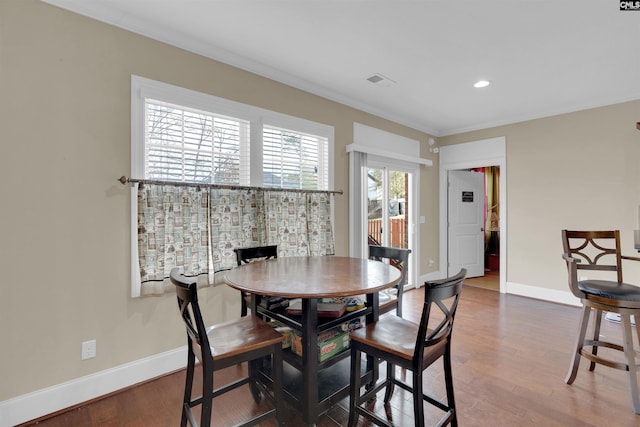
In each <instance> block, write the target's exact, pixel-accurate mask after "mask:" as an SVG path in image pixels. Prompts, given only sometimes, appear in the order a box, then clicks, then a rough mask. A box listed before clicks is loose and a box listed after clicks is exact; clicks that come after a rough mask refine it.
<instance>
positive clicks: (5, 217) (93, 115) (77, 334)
mask: <svg viewBox="0 0 640 427" xmlns="http://www.w3.org/2000/svg"><path fill="white" fill-rule="evenodd" d="M132 74H136V75H140V76H143V77H147V78H150V79H154V80H159V81H162V82H166V83H171V84H174V85H178V86H182V87H186V88H189V89H193V90H197V91H201V92H206V93H210V94H213V95H216V96H220V97H225V98H228V99H232V100H235V101H239V102H244V103H247V104H252V105H255V106H258V107H263V108H268V109H271V110H275V111H278V112H282V113H285V114H290V115H294V116H298V117H302V118H305V119H309V120H313V121H317V122H321V123H325V124H328V125H331V126H334V127H335V188H336V189H343V190H345V194H344V195H343V196H338V197H337V201H336V210H335V212H336V249H337V253H338V255H346V254H347V252H348V241H347V235H348V200H349V199H348V197H349V194H348V186H349V185H348V158H347V154H346V152H345V146H346V145H347V144H349V143H351V142H352V129H353V122H360V123H363V124H366V125H369V126H373V127H377V128H381V129H383V130H386V131H389V132H394V133H397V134H400V135H403V136H406V137H409V138H413V139H417V140H419V141H421V142H422V143H423V144H426V141H427V138H428V137H429V135H426V134H424V133H422V132H419V131H415V130H412V129H409V128H406V127H404V126H401V125H398V124H394V123H391V122H389V121H386V120H382V119H380V118H377V117H374V116H372V115H370V114H366V113H364V112H361V111H357V110H354V109H352V108H348V107H346V106H344V105H340V104H337V103H335V102H332V101H329V100H326V99H323V98H320V97H317V96H314V95H311V94H309V93H305V92H302V91H300V90H296V89H293V88H291V87H288V86H285V85H282V84H279V83H276V82H273V81H271V80H268V79H265V78H261V77H258V76H256V75H253V74H250V73H247V72H244V71H241V70H238V69H235V68H233V67H230V66H227V65H224V64H221V63H218V62H215V61H211V60H209V59H206V58H204V57H201V56H198V55H194V54H191V53H188V52H185V51H182V50H179V49H176V48H173V47H170V46H167V45H165V44H162V43H158V42H155V41H152V40H149V39H147V38H144V37H141V36H138V35H135V34H132V33H129V32H126V31H123V30H121V29H118V28H115V27H112V26H108V25H105V24H102V23H98V22H96V21H93V20H91V19H88V18H85V17H82V16H79V15H76V14H72V13H69V12H66V11H64V10H61V9H58V8H55V7H52V6H49V5H47V4H44V3H40V2H38V1H35V0H24V1H23V0H3V1H0V99H1V101H2V102H0V109H1V114H0V129H2V137H1V141H2V143H1V144H2V155H1V156H0V186H1V187H0V188H1V191H0V194H1V196H2V204H1V206H2V207H1V208H0V209H1V212H2V215H1V218H2V224H3V227H2V230H3V231H2V237H1V241H2V244H1V246H2V255H1V256H0V260H1V261H0V263H1V264H0V266H1V271H2V282H1V284H0V290H1V297H0V325H2V326H0V343H2V344H1V345H2V351H0V401H2V400H6V399H9V398H11V397H15V396H20V395H23V394H25V393H28V392H32V391H36V390H40V389H43V388H45V387H48V386H52V385H56V384H60V383H62V382H65V381H70V380H73V379H76V378H79V377H81V376H84V375H88V374H91V373H95V372H99V371H103V370H105V369H108V368H112V367H116V366H120V365H122V364H125V363H127V362H131V361H135V360H138V359H141V358H144V357H147V356H151V355H155V354H158V353H161V352H164V351H168V350H171V349H174V348H177V347H179V346H182V345H184V332H183V329H182V327H181V326H180V324H179V323H178V321H177V313H176V307H175V299H174V298H173V297H172V296H171V295H168V296H164V297H155V298H154V297H152V298H141V299H132V298H130V297H129V294H130V284H129V270H130V268H129V256H130V251H129V245H130V237H129V226H130V225H129V207H130V202H129V191H128V188H127V187H125V186H122V185H121V184H120V183H118V182H116V179H117V178H118V177H120V176H121V175H128V173H129V164H130V163H129V162H130V157H129V140H130V77H131V75H132ZM423 156H424V157H427V158H429V157H430V153H429V152H428V149H426V148H423ZM434 160H435V159H434ZM422 170H423V174H422V193H421V202H422V206H421V207H422V209H421V214H423V215H425V216H427V218H433V219H435V218H437V197H436V194H437V182H436V181H437V173H435V172H434V171H433V170H434V168H432V169H431V170H428V169H425V168H423V169H422ZM421 242H422V243H421V244H422V249H423V252H422V256H421V260H424V259H428V258H434V259H436V260H437V221H435V220H434V221H432V222H430V223H428V224H426V225H425V226H423V227H421ZM427 272H428V269H426V268H424V269H422V270H421V271H420V273H421V274H425V273H427ZM201 298H202V299H203V300H204V305H205V312H206V313H209V316H210V317H209V319H208V320H209V321H210V322H216V321H220V320H221V319H222V318H225V317H229V316H230V315H231V316H235V315H236V314H237V313H238V310H239V307H238V304H237V303H238V298H237V297H236V295H235V293H234V292H233V291H231V290H229V289H228V288H227V287H226V286H219V287H216V288H208V289H205V290H204V291H203V292H202V297H201ZM229 301H231V303H230V304H228V302H229ZM214 313H215V314H214ZM90 339H96V340H97V354H98V357H96V358H95V359H90V360H86V361H81V360H80V348H81V342H82V341H86V340H90Z"/></svg>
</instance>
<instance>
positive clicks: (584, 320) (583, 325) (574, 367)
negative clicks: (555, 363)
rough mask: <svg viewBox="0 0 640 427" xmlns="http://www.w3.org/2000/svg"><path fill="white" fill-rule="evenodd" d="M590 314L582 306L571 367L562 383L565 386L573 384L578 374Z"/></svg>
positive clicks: (589, 309) (588, 310) (589, 311)
mask: <svg viewBox="0 0 640 427" xmlns="http://www.w3.org/2000/svg"><path fill="white" fill-rule="evenodd" d="M590 314H591V307H589V306H587V305H583V306H582V316H581V319H580V326H579V328H578V338H577V339H576V344H575V346H574V347H573V355H572V358H571V365H570V366H569V373H568V374H567V377H566V378H565V380H564V382H566V383H567V384H573V381H574V380H575V379H576V374H577V373H578V366H580V357H581V355H580V352H581V351H582V346H583V345H584V337H585V335H586V334H587V326H588V325H589V315H590Z"/></svg>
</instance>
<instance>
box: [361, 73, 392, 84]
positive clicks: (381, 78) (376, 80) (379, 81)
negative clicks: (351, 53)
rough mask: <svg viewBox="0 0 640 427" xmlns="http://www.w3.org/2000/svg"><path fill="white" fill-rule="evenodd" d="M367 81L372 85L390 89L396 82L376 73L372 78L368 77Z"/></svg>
mask: <svg viewBox="0 0 640 427" xmlns="http://www.w3.org/2000/svg"><path fill="white" fill-rule="evenodd" d="M367 80H368V81H370V82H371V83H374V84H376V85H378V86H385V87H389V86H391V85H392V84H395V81H393V80H391V79H390V78H389V77H386V76H383V75H382V74H379V73H376V74H373V75H372V76H370V77H367Z"/></svg>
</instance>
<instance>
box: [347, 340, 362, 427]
mask: <svg viewBox="0 0 640 427" xmlns="http://www.w3.org/2000/svg"><path fill="white" fill-rule="evenodd" d="M353 345H354V344H352V349H351V380H350V384H349V422H348V424H347V425H348V426H349V427H355V425H356V423H357V422H358V414H357V413H356V407H358V406H359V405H360V373H361V369H362V361H361V359H362V354H361V353H360V351H359V350H356V349H355V348H353Z"/></svg>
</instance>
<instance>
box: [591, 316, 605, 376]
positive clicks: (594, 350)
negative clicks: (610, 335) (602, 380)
mask: <svg viewBox="0 0 640 427" xmlns="http://www.w3.org/2000/svg"><path fill="white" fill-rule="evenodd" d="M602 315H603V313H602V310H595V318H594V322H593V340H594V341H599V340H600V325H601V324H602ZM591 354H593V355H594V356H597V355H598V346H597V345H595V344H594V345H593V347H592V348H591ZM594 369H596V362H591V363H590V364H589V370H590V371H593V370H594Z"/></svg>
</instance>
